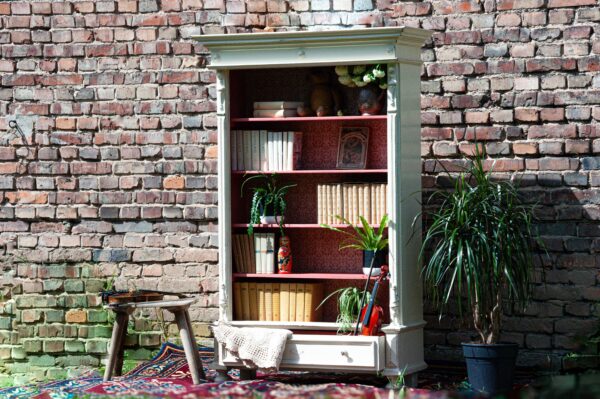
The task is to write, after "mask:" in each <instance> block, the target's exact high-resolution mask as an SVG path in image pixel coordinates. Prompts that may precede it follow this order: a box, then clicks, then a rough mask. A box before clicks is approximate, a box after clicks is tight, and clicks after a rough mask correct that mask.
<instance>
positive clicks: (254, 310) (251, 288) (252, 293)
mask: <svg viewBox="0 0 600 399" xmlns="http://www.w3.org/2000/svg"><path fill="white" fill-rule="evenodd" d="M248 296H249V297H250V301H249V303H250V320H258V294H257V292H256V283H253V282H249V283H248Z"/></svg>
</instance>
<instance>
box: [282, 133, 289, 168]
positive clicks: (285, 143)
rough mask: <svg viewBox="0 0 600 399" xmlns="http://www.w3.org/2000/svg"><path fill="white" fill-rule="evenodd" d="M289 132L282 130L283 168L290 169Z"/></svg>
mask: <svg viewBox="0 0 600 399" xmlns="http://www.w3.org/2000/svg"><path fill="white" fill-rule="evenodd" d="M287 147H288V132H281V148H282V149H281V170H290V169H288V149H287Z"/></svg>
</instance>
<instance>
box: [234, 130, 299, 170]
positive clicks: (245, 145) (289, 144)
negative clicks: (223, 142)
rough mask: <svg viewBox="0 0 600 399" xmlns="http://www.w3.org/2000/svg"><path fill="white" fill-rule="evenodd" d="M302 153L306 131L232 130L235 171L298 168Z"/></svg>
mask: <svg viewBox="0 0 600 399" xmlns="http://www.w3.org/2000/svg"><path fill="white" fill-rule="evenodd" d="M301 153H302V132H269V131H266V130H234V131H232V132H231V168H232V170H259V171H286V170H296V169H299V168H300V156H301Z"/></svg>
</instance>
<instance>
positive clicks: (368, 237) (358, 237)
mask: <svg viewBox="0 0 600 399" xmlns="http://www.w3.org/2000/svg"><path fill="white" fill-rule="evenodd" d="M335 217H336V218H337V219H339V220H340V221H341V222H342V223H344V224H347V225H349V226H350V227H351V228H352V230H353V231H352V232H349V231H346V230H342V229H338V228H337V227H333V226H330V225H328V224H325V223H321V227H323V228H326V229H329V230H332V231H335V232H337V233H341V234H343V235H345V236H346V239H345V240H344V241H342V243H341V244H340V251H341V250H342V249H356V250H359V251H361V250H362V251H374V252H377V251H381V250H383V249H385V248H386V247H387V245H388V239H387V238H385V237H384V236H383V233H384V232H385V228H386V227H387V225H388V215H383V217H382V218H381V222H379V229H377V230H375V228H374V227H373V226H371V225H370V224H369V223H367V221H366V219H365V218H364V217H362V216H359V219H360V226H358V225H356V226H355V225H354V224H352V223H350V221H349V220H348V219H346V218H344V217H342V216H339V215H336V216H335Z"/></svg>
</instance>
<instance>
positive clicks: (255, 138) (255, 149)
mask: <svg viewBox="0 0 600 399" xmlns="http://www.w3.org/2000/svg"><path fill="white" fill-rule="evenodd" d="M250 133H251V137H252V138H251V140H252V170H260V135H259V134H258V133H259V132H258V130H252V131H251V132H250Z"/></svg>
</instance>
